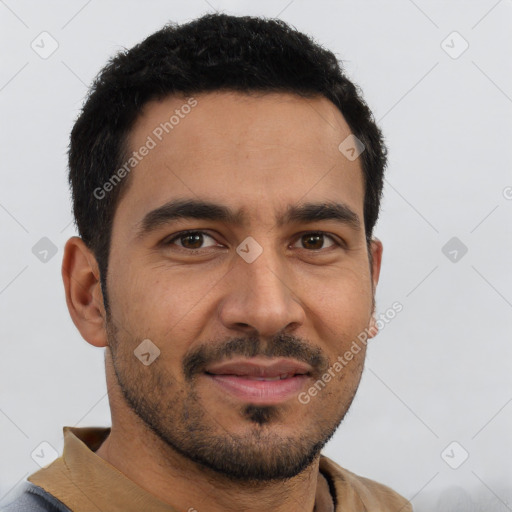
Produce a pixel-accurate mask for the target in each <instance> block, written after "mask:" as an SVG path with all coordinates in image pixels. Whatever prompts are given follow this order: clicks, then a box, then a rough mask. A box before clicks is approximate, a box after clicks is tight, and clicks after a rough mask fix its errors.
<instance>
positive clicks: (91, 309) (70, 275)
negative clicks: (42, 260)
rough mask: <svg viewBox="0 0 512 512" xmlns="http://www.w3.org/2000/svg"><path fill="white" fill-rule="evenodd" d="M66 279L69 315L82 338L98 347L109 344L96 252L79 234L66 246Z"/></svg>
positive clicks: (64, 263)
mask: <svg viewBox="0 0 512 512" xmlns="http://www.w3.org/2000/svg"><path fill="white" fill-rule="evenodd" d="M62 280H63V281H64V288H65V292H66V303H67V306H68V310H69V314H70V315H71V319H72V320H73V323H74V324H75V326H76V328H77V329H78V330H79V331H80V334H81V335H82V337H83V338H84V339H85V340H86V341H87V342H88V343H90V344H91V345H94V346H96V347H105V346H107V334H106V329H105V327H106V325H105V308H104V306H103V295H102V292H101V285H100V279H99V269H98V264H97V262H96V258H95V257H94V254H93V253H92V251H91V250H90V249H89V248H88V247H87V246H86V245H85V243H84V241H83V240H82V239H81V238H79V237H77V236H74V237H71V238H70V239H69V240H68V241H67V242H66V245H65V247H64V257H63V260H62Z"/></svg>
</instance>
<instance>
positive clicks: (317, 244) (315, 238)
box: [296, 232, 339, 251]
mask: <svg viewBox="0 0 512 512" xmlns="http://www.w3.org/2000/svg"><path fill="white" fill-rule="evenodd" d="M326 238H327V239H329V240H330V241H331V245H329V246H328V247H332V246H333V245H339V244H338V243H337V242H336V241H335V240H334V238H333V237H332V236H330V235H327V234H326V233H322V232H315V233H305V234H303V235H301V237H300V238H299V239H298V240H297V242H303V246H304V248H306V249H311V250H316V251H317V250H319V249H325V248H326V247H325V245H324V241H325V239H326ZM297 242H296V243H297Z"/></svg>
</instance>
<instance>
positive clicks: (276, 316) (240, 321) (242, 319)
mask: <svg viewBox="0 0 512 512" xmlns="http://www.w3.org/2000/svg"><path fill="white" fill-rule="evenodd" d="M269 253H270V250H264V251H263V253H262V254H261V255H260V256H259V257H258V258H257V259H256V260H255V261H253V262H252V263H247V262H246V261H244V260H243V259H242V258H240V257H238V259H237V260H236V261H235V263H234V267H233V268H232V269H231V271H230V272H229V274H228V275H227V276H226V279H227V280H228V286H227V292H226V295H225V297H224V298H223V300H222V301H221V303H220V311H219V316H220V319H221V322H222V323H223V325H224V327H225V328H226V329H229V330H235V331H238V332H243V333H244V334H255V333H256V334H258V335H259V336H261V337H271V336H274V335H276V333H278V332H279V331H282V330H283V331H286V332H288V331H291V330H295V329H297V328H298V327H299V326H301V325H302V324H303V323H304V320H305V311H304V309H303V307H302V305H301V303H300V299H299V297H298V295H297V292H298V290H297V287H298V284H297V283H295V282H293V279H292V278H291V277H290V276H291V273H290V272H289V271H288V272H287V270H286V263H285V262H282V261H280V260H279V257H278V256H272V255H271V254H269ZM294 288H295V290H294Z"/></svg>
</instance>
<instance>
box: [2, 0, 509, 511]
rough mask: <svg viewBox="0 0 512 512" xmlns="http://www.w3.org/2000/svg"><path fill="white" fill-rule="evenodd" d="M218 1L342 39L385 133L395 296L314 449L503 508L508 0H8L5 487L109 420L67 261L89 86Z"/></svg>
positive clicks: (390, 478) (428, 506) (426, 499)
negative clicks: (73, 165) (75, 433)
mask: <svg viewBox="0 0 512 512" xmlns="http://www.w3.org/2000/svg"><path fill="white" fill-rule="evenodd" d="M215 10H220V11H222V12H226V13H229V14H237V15H243V14H250V15H264V16H267V17H280V18H282V19H283V20H285V21H286V22H288V23H291V24H292V25H294V26H295V27H296V28H298V29H299V30H301V31H303V32H306V33H307V34H309V35H311V36H313V37H314V38H315V39H316V40H317V41H318V42H320V43H321V44H322V45H324V46H326V47H327V48H329V49H331V50H332V51H333V52H335V54H336V55H337V56H338V58H340V59H341V60H342V61H343V62H344V67H345V70H346V72H347V73H348V75H349V76H350V78H351V79H352V80H354V81H355V82H356V83H357V84H359V85H360V86H361V88H362V90H363V93H364V96H365V99H366V100H367V102H368V104H369V106H370V107H371V109H372V110H373V112H374V114H375V118H376V120H377V121H378V123H379V125H380V126H381V127H382V130H383V132H384V135H385V137H386V140H387V144H388V146H389V167H388V170H387V175H386V183H385V190H384V201H383V205H382V212H381V217H380V220H379V223H378V225H377V227H376V231H375V235H376V236H377V237H379V238H380V239H381V240H382V242H383V244H384V258H383V264H382V273H381V279H380V284H379V287H378V291H377V311H378V312H384V311H385V310H387V309H388V308H389V307H390V306H391V305H392V304H393V303H394V302H395V301H399V302H400V303H401V304H402V305H403V310H402V311H401V312H400V313H399V314H398V315H396V317H395V318H394V319H393V320H392V321H390V322H389V323H388V324H387V325H386V327H385V328H384V329H383V330H382V332H381V333H380V334H379V335H378V336H377V337H376V338H374V339H373V340H372V341H371V342H370V343H369V349H368V358H367V363H366V367H365V371H364V374H363V378H362V382H361V386H360V389H359V391H358V395H357V397H356V399H355V401H354V403H353V405H352V408H351V410H350V412H349V414H348V415H347V416H346V418H345V420H344V421H343V423H342V425H341V427H340V428H339V430H338V432H337V433H336V435H335V437H334V438H333V439H332V441H331V442H329V444H328V445H327V447H326V449H325V450H324V453H326V454H327V455H328V456H330V457H331V458H333V459H334V460H335V461H336V462H338V463H339V464H341V465H342V466H344V467H346V468H348V469H350V470H351V471H354V472H356V473H359V474H361V475H364V476H367V477H369V478H372V479H375V480H378V481H380V482H383V483H385V484H387V485H389V486H391V487H393V488H394V489H396V490H397V491H398V492H400V493H401V494H403V495H404V496H406V497H407V498H408V499H410V500H411V501H412V503H413V505H414V507H415V510H416V511H417V512H422V511H425V512H426V511H434V510H437V511H458V510H460V511H464V512H469V511H476V510H478V511H480V510H481V511H484V510H485V511H487V512H488V511H491V510H492V511H503V512H505V511H507V510H509V511H510V510H512V439H511V434H510V432H511V431H512V429H511V427H512V371H511V366H512V363H511V362H512V343H511V334H510V333H511V330H512V272H511V261H512V258H511V254H512V172H511V169H512V166H511V161H512V157H511V154H512V153H511V147H512V145H511V137H512V117H511V113H512V99H511V98H512V70H511V64H510V62H511V60H510V49H511V48H512V30H511V28H512V1H511V0H500V1H496V0H481V1H426V0H415V1H412V0H393V1H386V2H384V1H380V2H379V1H368V0H364V1H361V0H360V1H356V0H346V1H326V0H315V1H305V0H291V1H290V0H279V1H276V0H274V1H268V0H267V1H260V2H250V1H247V0H245V1H221V0H208V1H206V0H193V1H189V2H177V1H152V2H142V1H133V0H132V1H123V2H121V1H113V0H107V1H105V0H104V1H99V0H89V1H85V0H77V1H67V2H64V1H60V2H57V1H41V2H39V1H35V0H34V1H23V0H20V1H16V0H0V20H1V21H0V42H1V48H2V53H1V55H2V65H1V66H0V108H1V137H0V141H1V164H0V168H1V173H2V174H1V182H0V183H1V188H0V228H1V239H2V242H1V249H2V250H1V258H2V260H1V261H2V265H1V266H0V312H1V321H0V335H1V343H2V345H1V357H0V432H1V435H0V448H1V456H0V460H1V468H0V504H1V503H7V502H8V501H10V500H11V499H12V498H13V497H14V496H15V495H16V492H17V489H19V486H18V484H19V483H20V482H22V481H23V480H24V479H25V478H26V477H27V476H28V475H29V474H30V473H32V472H34V471H36V470H37V469H38V468H39V465H38V464H37V462H36V460H37V457H36V456H35V455H34V454H37V453H43V452H44V453H45V457H47V458H48V460H45V462H49V461H50V460H51V457H52V456H53V455H55V456H56V453H55V454H54V453H53V451H52V448H51V447H53V448H54V449H55V450H56V452H58V453H60V452H61V449H62V427H63V426H64V425H72V426H102V425H109V424H110V423H109V422H110V416H109V408H108V400H107V396H106V386H105V380H104V368H103V349H96V348H93V347H91V346H89V345H88V344H87V343H86V342H85V341H83V339H82V338H81V336H80V334H79V333H78V331H77V330H76V329H75V327H74V325H73V323H72V322H71V320H70V317H69V314H68V311H67V308H66V305H65V300H64V289H63V285H62V281H61V276H60V265H61V260H62V249H63V246H64V243H65V241H66V240H67V239H68V238H69V237H70V236H73V235H75V234H76V233H75V230H74V226H73V223H72V218H71V213H70V198H69V191H68V188H67V176H66V172H67V169H66V165H67V162H66V150H67V144H68V137H69V132H70V129H71V127H72V124H73V121H74V119H75V118H76V116H77V115H78V112H79V109H80V107H81V105H82V101H83V98H84V95H85V94H86V91H87V87H88V85H89V84H90V83H91V80H92V79H93V77H94V76H95V75H96V73H97V72H98V71H99V69H100V68H101V67H102V66H103V65H104V64H105V62H106V60H107V59H108V58H109V57H110V56H112V55H113V54H114V53H115V52H116V51H118V50H120V49H122V48H124V47H131V46H132V45H134V44H135V43H137V42H139V41H141V40H142V39H143V38H145V37H146V36H147V35H149V34H150V33H152V32H154V31H155V30H157V29H159V28H161V26H162V25H163V24H165V23H166V22H168V21H175V22H184V21H189V20H191V19H193V18H195V17H198V16H199V15H202V14H204V13H206V12H213V11H215ZM41 443H45V444H43V445H41ZM46 443H48V444H46ZM49 445H51V447H50V446H49Z"/></svg>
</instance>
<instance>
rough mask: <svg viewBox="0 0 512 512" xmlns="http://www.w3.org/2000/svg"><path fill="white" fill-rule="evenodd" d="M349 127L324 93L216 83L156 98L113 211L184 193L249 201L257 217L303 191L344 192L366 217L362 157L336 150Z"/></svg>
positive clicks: (136, 130)
mask: <svg viewBox="0 0 512 512" xmlns="http://www.w3.org/2000/svg"><path fill="white" fill-rule="evenodd" d="M350 133H351V132H350V128H349V126H348V125H347V123H346V121H345V120H344V118H343V116H342V114H341V112H340V111H339V110H338V109H337V108H336V107H335V106H334V104H332V103H331V102H330V101H329V100H327V99H326V98H324V97H315V98H302V97H299V96H296V95H293V94H288V93H266V94H252V95H248V94H242V93H237V92H214V93H206V94H199V95H195V96H194V97H193V98H192V99H191V98H190V97H174V96H173V97H167V98H165V99H164V100H160V101H152V102H150V103H148V104H147V105H146V106H145V108H144V110H143V112H142V114H141V115H140V116H139V118H138V120H137V122H136V124H135V126H134V127H133V129H132V132H131V134H130V137H129V139H128V147H129V149H130V154H131V152H132V151H135V152H137V153H138V154H139V156H138V158H139V159H138V160H137V163H136V165H135V166H134V167H132V170H131V171H130V172H131V174H130V186H129V187H128V188H127V191H126V192H125V193H124V194H123V195H122V198H121V200H120V203H119V205H118V208H117V210H116V218H119V220H121V219H122V222H128V223H131V224H133V225H134V224H135V223H137V222H139V221H140V219H141V218H142V217H143V216H144V215H145V214H146V213H147V212H148V211H150V210H151V209H154V208H156V207H158V206H161V205H162V204H165V203H167V202H169V200H171V199H173V198H178V197H179V198H184V197H188V198H194V199H203V200H205V199H208V200H213V201H215V202H217V203H223V204H226V205H229V206H231V207H232V209H234V210H239V209H243V210H244V211H245V212H246V213H247V215H248V216H249V217H251V218H252V219H253V220H254V221H255V222H256V221H262V220H264V219H267V221H271V220H272V219H271V218H270V216H269V214H270V212H271V211H277V210H280V211H282V209H283V205H284V206H287V205H289V204H293V203H297V202H298V201H301V200H304V201H306V200H307V201H315V202H318V201H338V202H339V201H342V202H343V203H345V204H347V205H349V206H350V207H351V208H352V209H353V210H354V211H356V212H358V213H360V214H361V216H362V208H363V196H364V184H363V183H364V182H363V175H362V170H361V166H360V161H359V160H360V159H356V160H355V161H350V160H348V159H347V158H345V156H344V155H343V154H342V153H341V152H340V151H339V150H338V146H339V144H340V143H341V142H342V141H343V140H344V139H346V137H347V136H349V135H350ZM144 147H146V148H149V149H147V150H144V149H143V148H144ZM142 153H144V156H141V155H142ZM272 216H273V214H272Z"/></svg>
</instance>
